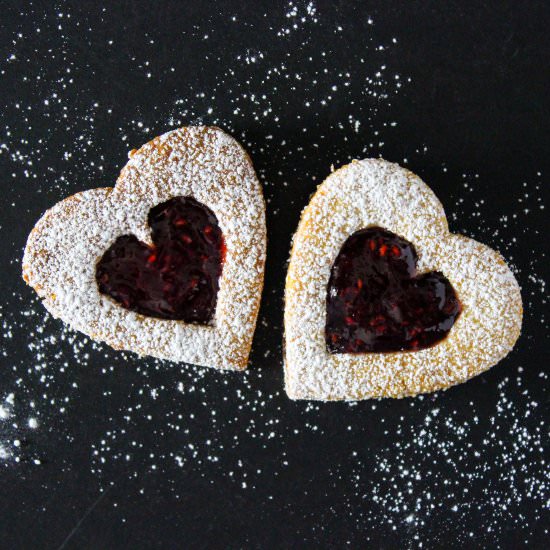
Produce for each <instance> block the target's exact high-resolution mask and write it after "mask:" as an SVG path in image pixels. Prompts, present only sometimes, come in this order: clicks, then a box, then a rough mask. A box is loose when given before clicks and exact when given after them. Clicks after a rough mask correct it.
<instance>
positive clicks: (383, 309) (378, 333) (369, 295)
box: [325, 227, 462, 353]
mask: <svg viewBox="0 0 550 550" xmlns="http://www.w3.org/2000/svg"><path fill="white" fill-rule="evenodd" d="M417 259H418V255H417V253H416V250H415V248H414V246H413V245H412V244H411V243H410V242H408V241H406V240H405V239H403V238H401V237H399V236H398V235H395V234H394V233H391V232H390V231H386V230H385V229H382V228H380V227H369V228H366V229H361V230H360V231H357V232H356V233H354V234H353V235H351V237H349V238H348V239H347V241H346V242H345V243H344V245H343V246H342V249H341V250H340V253H339V254H338V257H337V258H336V261H335V262H334V265H333V266H332V270H331V274H330V280H329V284H328V293H327V323H326V329H325V338H326V344H327V349H328V351H329V352H331V353H365V352H391V351H406V350H419V349H424V348H427V347H430V346H433V345H434V344H436V343H437V342H439V341H441V340H442V339H443V338H445V336H446V335H447V334H448V332H449V331H450V330H451V327H452V326H453V324H454V322H455V321H456V319H457V317H458V315H459V314H460V312H461V309H462V308H461V305H460V302H459V300H458V298H457V296H456V293H455V291H454V289H453V287H452V286H451V283H450V282H449V281H448V280H447V278H446V277H445V276H444V275H443V274H442V273H439V272H438V271H431V272H430V273H424V274H422V275H418V276H417V274H416V262H417Z"/></svg>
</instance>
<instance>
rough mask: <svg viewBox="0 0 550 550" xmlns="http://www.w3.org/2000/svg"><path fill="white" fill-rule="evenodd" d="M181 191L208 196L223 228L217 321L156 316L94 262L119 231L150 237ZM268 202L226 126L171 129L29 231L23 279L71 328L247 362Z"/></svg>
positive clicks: (226, 362) (167, 353)
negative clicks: (152, 223)
mask: <svg viewBox="0 0 550 550" xmlns="http://www.w3.org/2000/svg"><path fill="white" fill-rule="evenodd" d="M175 196H191V197H193V198H195V199H196V200H198V201H199V202H201V203H202V204H205V205H207V206H208V207H209V208H211V210H212V211H213V212H214V214H215V215H216V217H217V219H218V220H219V224H220V227H221V229H222V232H223V234H224V235H225V243H226V247H227V253H226V258H225V261H224V266H223V271H222V275H221V278H220V290H219V293H218V301H217V307H216V315H215V319H214V326H212V327H210V326H200V325H188V324H185V323H182V322H179V321H169V320H159V319H154V318H150V317H144V316H142V315H139V314H137V313H134V312H132V311H128V310H126V309H124V308H122V307H120V306H119V305H118V304H116V303H115V302H114V301H112V300H111V299H109V298H107V297H106V296H103V295H101V294H100V293H99V290H98V287H97V283H96V280H95V265H96V263H97V260H98V259H99V258H100V257H101V255H102V254H103V252H104V251H105V250H106V249H107V248H108V247H109V246H110V244H111V243H112V242H113V241H114V240H115V239H116V238H117V237H118V236H120V235H123V234H134V235H136V236H137V237H138V238H139V239H141V240H143V241H146V242H149V243H150V242H151V237H150V234H149V227H148V225H147V214H148V213H149V210H150V209H151V208H152V207H153V206H155V205H156V204H159V203H161V202H164V201H166V200H168V199H169V198H171V197H175ZM263 208H264V202H263V198H262V195H261V190H260V188H259V184H258V182H257V180H256V178H255V174H254V171H253V169H252V167H251V165H250V163H249V161H248V158H247V157H246V154H245V153H244V151H242V149H241V148H240V147H239V145H238V144H237V143H236V142H235V141H234V140H232V139H231V138H229V137H228V136H227V135H226V134H224V133H223V132H222V131H221V130H218V129H215V128H213V129H210V128H205V127H194V128H193V127H192V128H188V129H181V130H175V131H172V132H170V133H168V134H165V135H163V136H161V137H160V138H158V139H157V140H155V141H153V142H151V143H150V144H147V145H145V146H144V147H142V148H141V149H140V150H139V151H138V152H135V153H133V154H132V155H131V159H130V161H129V162H128V164H127V165H126V166H125V168H124V169H123V170H122V173H121V175H120V177H119V180H118V183H117V186H116V187H115V188H114V189H111V188H106V189H96V190H91V191H85V192H83V193H79V194H78V195H75V196H73V197H71V198H69V199H66V200H65V201H63V202H61V203H59V204H58V205H56V206H55V207H53V208H52V209H51V210H49V211H48V212H47V213H46V214H45V215H44V217H43V218H42V219H41V220H40V221H39V222H38V223H37V225H36V227H35V229H34V230H33V232H32V233H31V235H30V237H29V240H28V243H27V247H26V250H25V257H24V259H23V273H24V277H25V279H26V280H27V281H28V282H29V284H30V285H31V286H33V287H34V288H35V289H36V290H37V292H38V293H39V295H40V296H41V297H42V298H43V299H44V303H45V305H46V307H47V308H48V310H49V311H50V312H51V313H52V314H53V315H54V316H55V317H60V318H61V319H63V320H64V321H66V322H68V323H69V324H70V325H71V326H72V327H73V328H76V329H77V330H80V331H82V332H84V333H86V334H88V335H90V336H92V337H93V338H96V339H99V340H102V341H106V342H108V343H109V344H110V345H112V346H113V347H115V348H116V349H128V350H131V351H137V352H138V353H141V354H145V355H153V356H156V357H161V358H165V359H171V360H174V361H185V362H188V363H194V364H198V365H204V366H215V367H218V368H230V369H242V368H245V367H246V363H247V359H248V351H249V349H250V342H251V339H252V334H253V331H254V326H255V321H256V314H257V310H258V303H259V299H260V292H261V288H262V281H263V265H264V261H265V221H264V210H263Z"/></svg>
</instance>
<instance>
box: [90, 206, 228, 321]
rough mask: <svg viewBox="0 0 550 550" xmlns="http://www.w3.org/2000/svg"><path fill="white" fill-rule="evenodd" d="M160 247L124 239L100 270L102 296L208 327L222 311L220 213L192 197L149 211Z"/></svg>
mask: <svg viewBox="0 0 550 550" xmlns="http://www.w3.org/2000/svg"><path fill="white" fill-rule="evenodd" d="M148 223H149V226H150V227H151V237H152V240H153V243H154V245H153V246H148V245H147V244H145V243H142V242H141V241H139V240H138V239H137V238H136V237H135V236H134V235H123V236H121V237H118V239H117V240H116V241H115V242H114V243H113V244H112V245H111V246H110V247H109V249H108V250H107V251H106V252H105V254H103V257H102V258H101V260H100V261H99V262H98V264H97V267H96V280H97V284H98V287H99V291H100V292H101V293H103V294H106V295H107V296H110V297H111V298H112V299H113V300H115V301H116V302H118V303H119V304H120V305H121V306H123V307H125V308H126V309H130V310H132V311H136V312H138V313H141V314H142V315H147V316H149V317H157V318H159V319H175V320H180V321H185V322H186V323H198V324H208V323H209V322H210V321H211V320H212V318H213V316H214V312H215V309H216V297H217V294H218V287H219V278H220V275H221V272H222V265H223V260H224V256H225V245H224V239H223V235H222V232H221V229H220V228H219V226H218V220H217V219H216V216H215V215H214V213H213V212H212V211H211V210H210V209H208V208H207V207H206V206H204V205H203V204H201V203H199V202H197V201H196V200H194V199H192V198H190V197H175V198H173V199H170V200H168V201H166V202H163V203H162V204H158V205H157V206H155V207H154V208H152V209H151V210H150V211H149V216H148Z"/></svg>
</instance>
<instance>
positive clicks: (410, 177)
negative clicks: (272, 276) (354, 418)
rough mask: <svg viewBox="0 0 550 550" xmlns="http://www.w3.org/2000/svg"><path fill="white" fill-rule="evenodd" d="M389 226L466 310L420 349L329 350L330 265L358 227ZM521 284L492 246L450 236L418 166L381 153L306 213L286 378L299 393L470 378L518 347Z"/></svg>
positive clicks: (288, 315) (320, 394)
mask: <svg viewBox="0 0 550 550" xmlns="http://www.w3.org/2000/svg"><path fill="white" fill-rule="evenodd" d="M369 226H380V227H383V228H385V229H387V230H389V231H391V232H393V233H395V234H397V235H400V236H401V237H403V238H405V239H407V240H408V241H410V242H411V243H412V244H413V245H414V246H415V247H416V250H417V252H418V255H419V259H418V272H419V273H424V272H428V271H432V270H435V271H440V272H442V273H443V274H444V275H445V276H446V277H447V278H448V279H449V281H450V282H451V284H452V285H453V287H454V289H455V291H456V293H457V295H458V298H459V300H460V302H461V303H462V308H463V310H462V313H461V315H460V316H459V318H458V319H457V321H456V323H455V324H454V325H453V327H452V328H451V331H450V332H449V334H448V335H447V337H446V338H445V339H444V340H443V341H442V342H440V343H439V344H436V345H435V346H433V347H431V348H427V349H423V350H420V351H407V352H392V353H362V354H342V353H337V354H330V353H328V352H327V350H326V342H325V323H326V294H327V285H328V280H329V276H330V270H331V267H332V265H333V263H334V261H335V259H336V257H337V255H338V252H339V251H340V248H341V247H342V245H343V243H344V242H345V241H346V239H347V238H348V237H349V236H350V235H351V234H353V233H354V232H355V231H357V230H359V229H362V228H365V227H369ZM521 320H522V301H521V294H520V289H519V286H518V283H517V281H516V279H515V277H514V275H513V274H512V272H511V271H510V269H509V268H508V266H507V265H506V263H505V262H504V260H503V259H502V257H501V256H500V254H499V253H498V252H496V251H494V250H492V249H490V248H489V247H487V246H485V245H483V244H481V243H478V242H476V241H474V240H472V239H469V238H467V237H464V236H462V235H456V234H452V233H449V230H448V226H447V219H446V217H445V212H444V210H443V207H442V205H441V203H440V202H439V200H438V199H437V197H436V196H435V195H434V193H433V192H432V191H431V189H430V188H429V187H428V186H427V185H426V184H425V183H424V182H423V181H422V180H421V179H420V178H418V177H417V176H416V175H414V174H413V173H412V172H410V171H408V170H405V169H404V168H401V167H400V166H399V165H397V164H392V163H389V162H386V161H384V160H381V159H366V160H362V161H354V162H352V163H351V164H348V165H346V166H344V167H343V168H341V169H339V170H337V171H335V172H334V173H332V174H331V175H330V176H329V177H328V178H327V179H326V180H325V181H324V182H323V183H322V184H321V185H320V186H319V188H318V190H317V192H316V194H315V195H314V196H313V198H312V199H311V202H310V203H309V205H308V206H307V207H306V209H305V210H304V212H303V214H302V218H301V220H300V224H299V227H298V231H297V233H296V235H295V237H294V243H293V248H292V252H291V258H290V265H289V269H288V275H287V279H286V290H285V382H286V391H287V393H288V395H289V397H291V398H292V399H318V400H357V399H366V398H375V397H405V396H413V395H417V394H419V393H425V392H432V391H436V390H439V389H444V388H448V387H449V386H452V385H455V384H458V383H461V382H464V381H466V380H468V379H470V378H472V377H473V376H476V375H477V374H480V373H481V372H483V371H485V370H487V369H489V368H490V367H491V366H493V365H495V364H496V363H498V361H500V360H501V359H502V358H503V357H504V356H506V355H507V354H508V352H509V351H510V350H511V349H512V348H513V346H514V344H515V342H516V340H517V338H518V337H519V334H520V330H521Z"/></svg>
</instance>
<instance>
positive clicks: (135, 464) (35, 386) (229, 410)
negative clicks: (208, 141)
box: [0, 0, 550, 548]
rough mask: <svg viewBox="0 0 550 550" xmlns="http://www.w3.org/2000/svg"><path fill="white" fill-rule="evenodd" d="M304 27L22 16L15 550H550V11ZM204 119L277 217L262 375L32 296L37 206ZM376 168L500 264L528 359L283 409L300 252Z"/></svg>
mask: <svg viewBox="0 0 550 550" xmlns="http://www.w3.org/2000/svg"><path fill="white" fill-rule="evenodd" d="M92 4H93V5H92ZM308 4H309V3H308V2H301V1H296V2H294V3H291V2H282V3H279V2H271V1H268V2H260V1H254V2H242V1H239V2H236V1H227V2H219V3H206V2H196V1H193V2H191V1H189V2H176V1H172V2H152V3H147V2H142V1H139V0H134V1H132V2H109V3H106V4H105V6H104V7H102V6H100V5H99V3H91V2H74V3H72V2H67V3H55V4H54V3H53V2H32V3H26V2H15V1H13V2H11V1H10V2H7V3H6V2H4V3H3V5H2V15H1V19H0V31H1V35H0V36H1V40H0V48H1V49H0V78H1V79H0V109H1V124H0V167H1V171H0V174H1V176H2V183H1V185H2V198H1V199H0V209H1V210H0V231H1V241H2V246H1V247H0V262H1V263H0V265H1V266H2V268H1V269H0V281H1V288H2V295H1V298H0V304H1V306H0V322H1V323H2V324H1V331H0V337H1V340H0V365H1V368H2V370H1V378H0V403H2V404H3V405H2V406H3V408H2V409H1V410H0V457H1V458H0V465H1V466H2V468H1V469H0V472H1V474H0V476H1V477H0V484H1V486H0V524H1V529H0V546H2V547H3V548H59V547H64V548H125V547H126V548H157V547H158V548H160V547H162V548H176V547H186V548H291V547H301V546H306V545H309V546H311V547H334V548H342V547H346V546H349V547H355V548H359V547H361V548H364V547H372V548H405V547H422V548H461V547H467V548H517V547H523V546H526V547H529V548H542V547H545V546H546V547H547V543H546V545H545V544H544V543H545V541H547V540H548V529H549V521H548V515H547V511H548V502H549V498H550V495H549V491H548V483H549V481H548V460H549V458H550V457H549V453H548V428H547V424H546V423H545V420H546V419H547V417H548V408H547V403H548V393H547V388H548V383H547V382H548V378H547V374H546V372H545V371H546V370H547V365H548V358H549V354H548V336H547V333H548V329H549V326H548V317H547V315H548V313H547V305H548V304H547V300H546V294H545V293H546V290H545V286H544V285H545V281H548V256H547V253H548V247H547V241H548V238H547V230H548V225H547V217H546V211H547V210H545V209H544V208H543V206H544V205H545V204H546V207H548V192H547V189H548V185H547V177H548V173H549V169H550V166H549V160H548V158H549V157H548V144H549V126H548V120H549V115H550V109H549V103H548V99H547V98H548V92H549V84H550V82H549V78H548V76H549V71H548V56H549V53H550V48H549V46H550V44H549V39H548V36H549V33H548V28H549V27H550V17H549V15H550V10H549V8H548V5H547V3H546V2H537V1H531V2H521V1H513V2H506V1H498V2H464V1H461V2H451V1H448V2H430V1H425V2H388V1H376V2H312V3H311V4H309V7H308ZM333 87H335V88H333ZM323 101H324V103H323ZM199 123H205V124H217V125H219V126H221V127H222V128H224V129H225V130H227V131H228V132H230V133H231V134H233V135H234V136H235V137H236V138H237V139H239V140H240V141H241V142H242V143H243V144H244V145H245V147H246V148H247V149H248V150H249V152H250V154H251V156H252V159H253V161H254V164H255V166H256V169H257V171H258V174H259V176H260V179H261V180H262V183H263V184H264V191H265V195H266V198H267V200H268V231H269V248H268V263H267V271H266V287H265V292H264V297H263V303H262V310H261V314H260V320H259V325H258V329H257V332H256V336H255V341H254V348H253V353H252V360H251V367H250V370H249V371H248V372H247V373H246V374H244V375H243V374H227V373H225V374H224V373H219V372H213V371H210V370H207V369H198V368H196V367H193V366H186V365H173V364H169V363H161V362H158V361H154V360H151V359H139V358H137V357H135V356H134V355H132V354H123V353H117V352H114V351H112V350H111V349H109V348H107V347H106V346H103V345H99V344H95V343H93V342H91V341H90V340H88V339H87V338H85V337H84V336H82V335H80V334H75V333H72V332H70V331H68V330H67V329H65V328H64V327H63V325H62V323H61V322H59V321H56V320H53V319H51V318H50V317H49V316H48V315H47V314H46V313H45V310H44V309H43V307H42V306H41V305H40V303H39V302H38V300H37V299H36V297H35V295H34V293H33V292H32V291H31V290H30V289H29V288H26V287H25V285H24V283H23V282H22V280H21V278H20V275H19V274H20V259H21V256H22V250H23V247H24V244H25V240H26V236H27V234H28V232H29V231H30V229H31V228H32V226H33V224H34V223H35V221H36V220H37V219H38V217H39V216H40V215H41V213H42V212H43V211H44V210H45V209H47V208H48V207H50V206H51V205H53V204H54V203H55V202H57V201H58V200H61V199H62V198H63V197H65V196H68V195H70V194H72V193H74V192H76V191H80V190H83V189H88V188H92V187H98V186H105V185H112V184H113V183H114V180H115V178H116V176H117V174H118V171H119V170H120V168H121V167H122V166H123V165H124V163H125V159H126V154H127V151H128V150H129V149H131V148H133V147H137V146H139V145H141V144H142V143H145V142H146V141H148V140H149V139H151V138H153V137H154V136H156V135H158V134H160V133H163V132H164V131H167V130H168V129H170V128H173V127H177V126H179V125H184V124H199ZM380 155H382V156H384V157H385V158H387V159H388V160H392V161H395V162H399V163H401V164H404V165H406V166H408V167H409V168H411V169H412V170H413V171H415V172H416V173H418V174H419V175H420V176H421V177H422V178H424V179H425V181H427V182H428V184H429V185H430V186H431V187H432V188H433V189H434V191H435V192H436V194H437V195H438V196H439V197H440V199H441V200H442V202H443V204H444V206H445V208H446V211H447V214H448V218H449V223H450V225H451V228H452V229H453V230H454V231H456V232H463V233H465V234H467V235H469V236H472V237H474V238H477V239H478V240H482V241H484V242H486V243H487V244H489V245H491V246H493V247H495V248H498V249H499V250H500V251H501V252H502V254H503V255H504V256H505V257H506V258H507V260H508V261H509V262H510V264H511V265H512V267H513V269H514V270H515V272H516V273H517V276H518V279H519V281H520V284H521V285H522V289H523V297H524V306H525V318H524V326H523V334H522V337H521V339H520V341H519V342H518V344H517V346H516V349H515V350H514V351H513V352H512V353H511V354H510V355H509V356H508V357H507V358H506V359H505V360H503V361H502V363H501V364H500V365H499V366H498V367H496V368H494V369H492V370H491V371H490V372H488V373H486V374H484V375H482V376H479V377H478V378H476V379H474V380H472V381H470V382H468V383H467V384H464V385H461V386H458V387H455V388H452V389H450V390H449V391H447V392H441V393H439V394H436V395H430V396H426V397H423V398H416V399H405V400H400V401H393V400H392V401H390V400H384V401H371V402H362V403H357V404H344V403H339V404H317V403H305V402H291V401H289V400H288V399H287V398H286V395H285V393H284V390H283V374H282V359H281V339H282V308H283V304H282V298H283V287H284V275H285V271H286V261H287V257H288V250H289V243H290V237H291V235H292V233H293V231H294V230H295V228H296V226H297V222H298V219H299V214H300V211H301V209H302V208H303V207H304V206H305V204H306V203H307V200H308V198H309V196H310V194H311V193H312V192H313V191H314V189H315V187H316V185H317V184H318V183H320V181H322V180H323V179H324V177H326V175H327V174H328V173H329V170H330V166H331V165H332V164H334V165H335V166H340V165H342V164H343V163H345V162H347V161H349V160H350V159H352V158H361V157H365V156H380ZM545 201H546V202H545ZM2 411H3V413H2ZM2 414H3V416H2ZM29 419H35V422H36V423H33V421H32V420H31V422H30V424H29ZM545 461H546V462H545Z"/></svg>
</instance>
